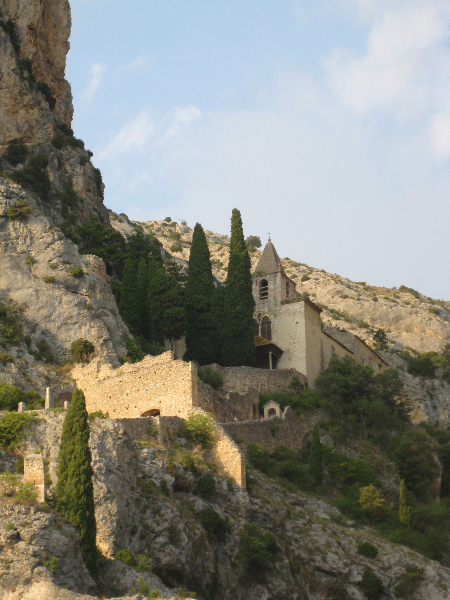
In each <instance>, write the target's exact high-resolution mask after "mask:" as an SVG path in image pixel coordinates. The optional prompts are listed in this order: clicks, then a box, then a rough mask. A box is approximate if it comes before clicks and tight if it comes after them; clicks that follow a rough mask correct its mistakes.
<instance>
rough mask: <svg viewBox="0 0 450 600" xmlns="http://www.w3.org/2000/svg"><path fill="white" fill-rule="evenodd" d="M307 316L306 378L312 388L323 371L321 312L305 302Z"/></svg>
mask: <svg viewBox="0 0 450 600" xmlns="http://www.w3.org/2000/svg"><path fill="white" fill-rule="evenodd" d="M302 304H303V307H304V308H303V310H304V315H305V341H306V376H307V377H308V384H309V385H310V386H311V387H312V386H313V385H314V382H315V380H316V378H317V376H318V375H319V373H320V370H321V366H322V365H321V343H320V342H321V337H322V329H321V326H320V312H319V311H317V310H316V309H314V308H313V307H312V306H310V305H309V304H308V303H307V302H303V303H302Z"/></svg>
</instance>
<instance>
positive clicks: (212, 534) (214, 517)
mask: <svg viewBox="0 0 450 600" xmlns="http://www.w3.org/2000/svg"><path fill="white" fill-rule="evenodd" d="M200 522H201V524H202V526H203V529H204V530H205V531H206V533H207V534H208V537H209V538H210V539H212V540H215V541H217V542H219V543H220V542H224V541H225V538H226V534H227V532H228V531H229V529H230V526H229V524H228V520H227V519H223V518H222V517H221V516H220V515H219V513H217V512H216V511H215V510H213V509H212V508H205V510H202V512H201V513H200Z"/></svg>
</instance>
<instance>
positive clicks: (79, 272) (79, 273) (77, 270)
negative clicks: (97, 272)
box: [70, 265, 84, 279]
mask: <svg viewBox="0 0 450 600" xmlns="http://www.w3.org/2000/svg"><path fill="white" fill-rule="evenodd" d="M70 274H71V275H72V277H76V278H77V279H79V278H80V277H83V275H84V270H83V268H82V267H74V266H73V265H72V266H71V267H70Z"/></svg>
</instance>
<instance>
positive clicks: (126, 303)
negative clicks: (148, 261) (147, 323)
mask: <svg viewBox="0 0 450 600" xmlns="http://www.w3.org/2000/svg"><path fill="white" fill-rule="evenodd" d="M119 308H120V314H121V316H122V318H123V320H124V321H125V323H126V324H127V325H128V327H129V328H130V330H131V331H132V332H133V333H137V332H138V331H139V322H140V321H139V305H138V295H137V285H136V268H135V266H134V263H133V261H132V260H131V259H130V258H127V260H126V261H125V268H124V270H123V278H122V286H121V289H120V306H119Z"/></svg>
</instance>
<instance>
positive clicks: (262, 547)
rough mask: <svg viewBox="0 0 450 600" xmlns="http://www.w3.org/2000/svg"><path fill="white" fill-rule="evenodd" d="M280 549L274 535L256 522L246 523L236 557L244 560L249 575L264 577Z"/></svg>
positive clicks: (257, 577) (256, 577) (258, 577)
mask: <svg viewBox="0 0 450 600" xmlns="http://www.w3.org/2000/svg"><path fill="white" fill-rule="evenodd" d="M278 552H279V549H278V546H277V543H276V541H275V538H274V536H273V535H272V534H271V533H269V532H268V531H265V530H264V529H263V528H262V527H260V526H259V525H257V524H256V523H245V524H244V529H243V531H242V533H241V537H240V540H239V548H238V552H237V555H236V558H237V559H238V560H239V561H241V562H242V564H243V566H244V568H245V570H246V573H247V575H249V576H250V577H253V578H255V579H261V578H264V573H265V572H266V571H267V570H269V569H272V567H273V564H274V562H275V560H276V558H277V555H278Z"/></svg>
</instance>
